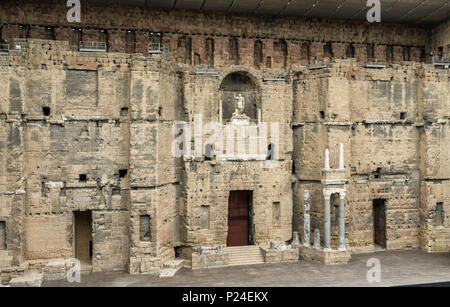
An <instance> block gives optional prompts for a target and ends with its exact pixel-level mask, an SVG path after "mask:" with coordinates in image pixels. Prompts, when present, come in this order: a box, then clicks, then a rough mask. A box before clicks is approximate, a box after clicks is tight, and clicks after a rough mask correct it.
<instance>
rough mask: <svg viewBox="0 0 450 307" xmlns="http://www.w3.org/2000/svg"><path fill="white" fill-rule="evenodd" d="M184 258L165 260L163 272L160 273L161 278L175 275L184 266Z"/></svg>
mask: <svg viewBox="0 0 450 307" xmlns="http://www.w3.org/2000/svg"><path fill="white" fill-rule="evenodd" d="M184 262H185V260H184V259H179V258H177V259H172V260H168V261H166V262H164V265H163V269H162V271H161V273H159V275H158V277H159V278H167V277H173V276H175V274H176V273H177V272H178V271H179V270H180V269H181V268H182V267H184Z"/></svg>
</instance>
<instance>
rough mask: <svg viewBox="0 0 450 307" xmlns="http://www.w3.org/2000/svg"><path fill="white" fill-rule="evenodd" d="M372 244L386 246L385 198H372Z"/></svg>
mask: <svg viewBox="0 0 450 307" xmlns="http://www.w3.org/2000/svg"><path fill="white" fill-rule="evenodd" d="M373 227H374V229H373V232H374V239H373V240H374V244H377V245H380V246H382V247H384V248H386V200H385V199H374V200H373Z"/></svg>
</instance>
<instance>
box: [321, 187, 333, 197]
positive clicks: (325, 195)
mask: <svg viewBox="0 0 450 307" xmlns="http://www.w3.org/2000/svg"><path fill="white" fill-rule="evenodd" d="M331 194H333V191H330V190H327V189H324V190H323V197H324V198H325V199H330V198H331Z"/></svg>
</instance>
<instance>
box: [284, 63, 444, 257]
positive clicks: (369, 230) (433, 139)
mask: <svg viewBox="0 0 450 307" xmlns="http://www.w3.org/2000/svg"><path fill="white" fill-rule="evenodd" d="M293 86H294V116H295V117H294V118H295V123H294V163H295V174H296V176H297V178H298V179H299V181H298V183H297V185H296V187H295V191H294V194H295V193H298V195H294V198H295V199H297V201H299V205H298V206H296V208H295V209H294V216H296V219H297V224H296V225H294V228H297V229H300V230H301V231H302V229H303V222H302V220H303V217H302V211H303V191H304V190H306V189H308V190H311V191H312V192H311V203H312V204H314V205H313V206H312V208H311V219H312V220H311V225H312V229H314V228H318V229H321V230H322V228H323V225H322V224H321V223H322V222H321V221H322V214H323V195H322V191H321V189H322V187H321V184H320V179H321V176H322V175H321V169H322V168H323V165H324V164H323V163H324V154H323V153H324V151H325V148H329V149H330V155H331V157H330V164H331V167H332V168H337V167H338V157H339V152H338V144H339V143H343V144H344V147H345V148H346V149H345V155H344V157H345V161H346V165H345V166H346V169H347V177H348V178H350V180H349V185H348V190H347V196H346V202H347V207H346V225H347V244H348V245H349V246H350V247H351V248H353V249H354V250H355V251H356V250H359V249H361V248H362V249H364V247H368V246H371V245H372V244H373V216H372V214H373V212H372V202H373V200H374V199H385V200H386V201H387V204H386V220H387V248H390V249H396V248H409V247H418V246H419V245H420V244H419V241H420V240H421V236H420V235H419V233H420V231H421V228H422V227H425V228H427V229H430V228H433V227H432V225H430V223H432V220H433V218H434V216H435V215H436V214H435V211H436V209H435V208H436V203H435V202H437V203H439V202H442V203H443V204H445V203H447V201H446V200H445V199H446V198H447V197H448V196H447V194H448V192H447V181H448V179H447V178H448V172H449V169H448V167H447V166H448V165H449V162H448V154H447V153H448V150H447V149H446V148H445V147H446V146H447V145H446V144H447V143H448V141H447V137H448V136H447V135H446V134H445V131H446V130H447V128H446V127H447V119H446V118H447V117H448V115H447V114H446V111H445V110H447V109H448V107H447V105H448V98H447V97H448V87H449V85H448V71H445V70H435V69H433V68H432V67H431V66H429V65H427V66H420V65H403V66H396V65H394V66H393V67H392V68H388V69H383V70H372V69H364V68H360V67H358V66H355V63H354V62H353V61H350V62H348V61H342V62H338V64H336V65H331V67H330V68H329V69H327V70H323V71H318V72H312V73H301V74H299V75H298V76H297V79H296V80H295V81H294V85H293ZM438 123H439V124H438ZM435 183H436V186H435ZM427 189H428V190H427ZM430 193H431V194H432V195H430ZM433 195H436V196H433ZM421 198H424V200H421ZM430 198H432V199H433V200H431V199H430ZM333 209H334V210H336V208H332V221H331V222H332V235H333V236H334V240H335V243H336V242H337V241H336V240H337V219H335V218H334V217H333V216H334V214H333ZM424 211H425V212H424ZM443 212H444V213H443V215H446V213H445V212H448V211H445V205H444V208H443ZM294 220H295V219H294ZM427 221H428V222H427ZM443 221H446V219H445V218H444V219H443ZM421 223H422V224H421ZM420 225H422V226H421V227H419V226H420ZM322 231H323V230H322ZM423 233H426V235H427V236H432V237H433V235H432V234H430V233H433V231H432V230H429V231H425V230H424V232H423ZM434 236H436V237H437V239H436V240H438V241H439V242H440V243H436V244H434V243H433V242H430V239H429V238H428V239H427V238H423V241H424V242H427V243H426V244H428V245H427V246H428V248H429V249H430V250H432V249H433V248H432V247H430V246H429V245H432V246H439V247H436V250H447V249H448V246H447V245H445V244H447V243H445V242H447V241H446V239H447V238H448V237H447V236H448V226H446V224H445V222H444V224H443V225H440V226H439V227H438V230H437V231H436V234H435V235H434ZM444 238H445V239H444ZM431 241H433V240H431Z"/></svg>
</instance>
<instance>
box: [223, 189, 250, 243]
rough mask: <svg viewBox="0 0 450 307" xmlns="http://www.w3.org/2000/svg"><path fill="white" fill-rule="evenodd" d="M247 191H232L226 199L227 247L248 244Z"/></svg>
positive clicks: (248, 198)
mask: <svg viewBox="0 0 450 307" xmlns="http://www.w3.org/2000/svg"><path fill="white" fill-rule="evenodd" d="M249 202H250V192H249V191H232V192H230V197H229V199H228V237H227V246H244V245H248V243H249Z"/></svg>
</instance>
